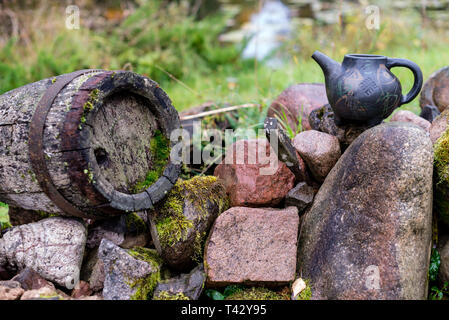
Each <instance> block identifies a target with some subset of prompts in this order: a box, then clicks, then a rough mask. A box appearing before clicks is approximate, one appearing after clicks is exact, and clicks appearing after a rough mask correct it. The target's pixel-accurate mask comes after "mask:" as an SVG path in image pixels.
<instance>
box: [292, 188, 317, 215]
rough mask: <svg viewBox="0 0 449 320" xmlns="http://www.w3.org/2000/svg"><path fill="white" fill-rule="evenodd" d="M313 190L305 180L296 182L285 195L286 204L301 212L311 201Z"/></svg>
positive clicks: (313, 194)
mask: <svg viewBox="0 0 449 320" xmlns="http://www.w3.org/2000/svg"><path fill="white" fill-rule="evenodd" d="M314 196H315V191H314V190H313V188H312V187H310V186H308V185H307V183H305V182H300V183H298V184H297V185H296V186H295V187H294V188H293V189H291V190H290V191H289V192H288V194H287V196H286V197H285V205H286V206H295V207H296V208H298V212H299V213H302V212H303V211H304V210H305V209H306V208H307V207H308V206H309V205H310V204H311V203H312V202H313V197H314Z"/></svg>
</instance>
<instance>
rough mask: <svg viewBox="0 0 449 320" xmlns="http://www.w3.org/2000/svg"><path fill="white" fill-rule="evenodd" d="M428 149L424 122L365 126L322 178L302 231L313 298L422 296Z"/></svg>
mask: <svg viewBox="0 0 449 320" xmlns="http://www.w3.org/2000/svg"><path fill="white" fill-rule="evenodd" d="M432 169H433V153H432V143H431V141H430V138H429V136H428V135H427V134H426V132H425V131H424V130H422V129H421V128H419V127H417V126H415V125H413V124H407V123H400V122H396V123H395V122H392V123H388V124H384V125H379V126H376V127H374V128H372V129H369V130H367V131H365V132H364V133H362V134H361V135H360V136H359V137H358V138H357V139H356V140H355V141H354V142H353V143H352V144H351V145H350V147H349V148H348V149H347V150H346V152H345V153H344V154H343V156H342V157H341V158H340V159H339V161H338V162H337V164H336V165H335V167H334V168H333V169H332V171H331V172H330V174H329V175H328V176H327V178H326V180H325V181H324V183H323V185H322V186H321V189H320V190H319V192H318V194H317V195H316V196H315V200H314V203H313V205H312V207H311V209H310V211H309V212H308V213H306V215H305V217H304V220H303V223H302V226H301V231H300V240H299V247H298V268H299V273H300V274H301V276H302V278H304V279H307V280H309V281H310V284H311V286H312V294H313V298H314V299H425V298H426V297H427V270H428V267H429V257H430V248H431V224H432Z"/></svg>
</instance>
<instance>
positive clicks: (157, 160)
mask: <svg viewBox="0 0 449 320" xmlns="http://www.w3.org/2000/svg"><path fill="white" fill-rule="evenodd" d="M150 154H151V156H152V163H153V165H152V169H151V170H150V171H148V172H147V175H146V177H145V179H144V180H142V181H139V182H138V183H137V184H136V185H135V186H134V188H133V190H132V191H133V192H134V193H139V192H142V191H143V190H145V189H147V188H148V187H149V186H151V185H152V184H153V183H155V182H156V181H157V180H158V179H159V178H160V177H161V176H162V173H163V172H164V169H165V167H166V165H167V162H168V158H169V157H170V141H169V140H168V139H167V138H166V137H165V136H164V135H163V134H162V132H161V131H160V130H157V131H156V132H155V133H154V136H153V138H152V139H151V141H150Z"/></svg>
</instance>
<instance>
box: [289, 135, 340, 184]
mask: <svg viewBox="0 0 449 320" xmlns="http://www.w3.org/2000/svg"><path fill="white" fill-rule="evenodd" d="M293 145H294V146H295V148H296V150H297V151H298V153H299V154H300V156H301V157H302V158H303V159H304V161H305V162H306V163H307V166H308V168H309V170H310V171H311V173H312V175H313V177H314V178H315V179H316V180H317V181H319V182H323V181H324V179H325V178H326V176H327V174H328V173H329V171H331V169H332V167H333V166H334V165H335V163H336V162H337V160H338V158H340V156H341V151H340V144H339V142H338V139H337V138H336V137H334V136H332V135H330V134H327V133H323V132H319V131H316V130H308V131H303V132H300V133H299V134H297V135H296V137H295V138H294V139H293Z"/></svg>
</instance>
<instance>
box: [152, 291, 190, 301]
mask: <svg viewBox="0 0 449 320" xmlns="http://www.w3.org/2000/svg"><path fill="white" fill-rule="evenodd" d="M153 300H190V299H189V297H186V296H185V295H184V294H183V293H182V292H178V293H171V292H168V291H161V292H160V293H159V294H158V295H157V296H154V297H153Z"/></svg>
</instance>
